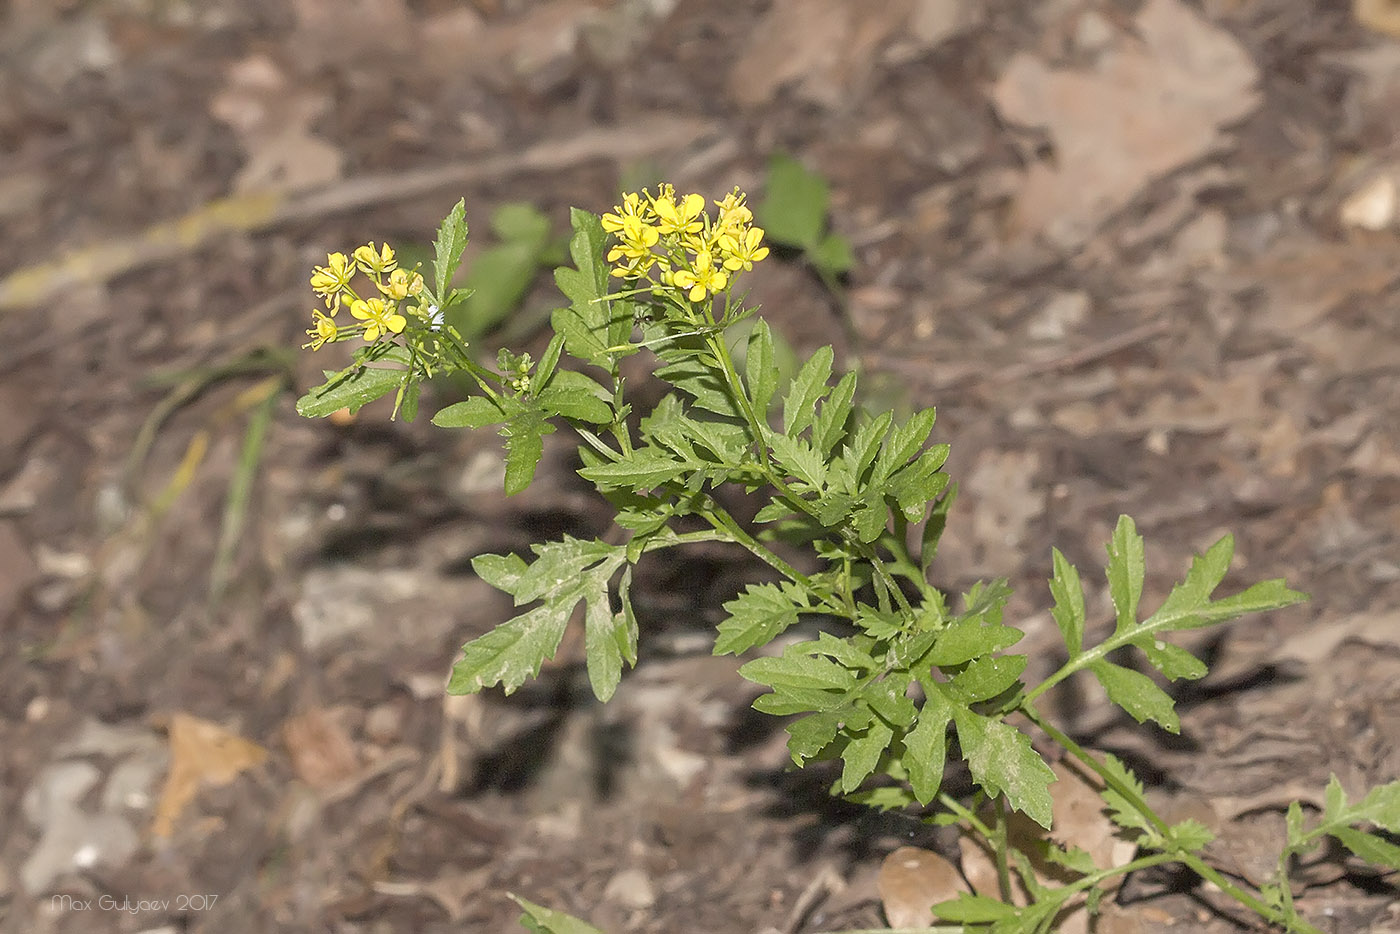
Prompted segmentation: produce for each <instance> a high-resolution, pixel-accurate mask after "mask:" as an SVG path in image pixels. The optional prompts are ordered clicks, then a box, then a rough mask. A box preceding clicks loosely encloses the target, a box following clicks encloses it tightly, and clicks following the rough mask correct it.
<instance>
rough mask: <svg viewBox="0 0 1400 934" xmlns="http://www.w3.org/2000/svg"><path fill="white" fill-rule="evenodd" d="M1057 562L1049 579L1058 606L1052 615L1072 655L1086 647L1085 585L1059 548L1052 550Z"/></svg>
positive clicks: (1052, 611) (1053, 609)
mask: <svg viewBox="0 0 1400 934" xmlns="http://www.w3.org/2000/svg"><path fill="white" fill-rule="evenodd" d="M1051 556H1052V558H1053V561H1054V576H1052V577H1051V578H1050V595H1051V596H1052V597H1054V599H1055V606H1054V607H1053V608H1052V609H1051V610H1050V615H1051V616H1053V617H1054V618H1055V625H1056V626H1058V627H1059V629H1060V637H1061V638H1062V639H1064V640H1065V648H1067V649H1069V655H1070V658H1073V657H1074V656H1076V655H1078V654H1079V652H1080V650H1082V649H1083V648H1084V585H1083V584H1082V583H1081V582H1080V580H1079V571H1078V570H1077V569H1076V568H1075V566H1074V565H1072V564H1070V563H1069V561H1067V560H1066V559H1065V556H1064V555H1063V554H1061V553H1060V549H1058V548H1055V549H1052V550H1051Z"/></svg>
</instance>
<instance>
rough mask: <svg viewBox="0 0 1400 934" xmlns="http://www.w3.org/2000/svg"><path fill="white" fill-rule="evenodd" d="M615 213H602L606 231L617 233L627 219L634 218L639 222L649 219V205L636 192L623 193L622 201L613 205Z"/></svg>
mask: <svg viewBox="0 0 1400 934" xmlns="http://www.w3.org/2000/svg"><path fill="white" fill-rule="evenodd" d="M613 210H614V211H616V212H617V213H616V214H604V215H603V218H602V220H603V229H604V230H606V231H607V232H608V233H617V232H618V231H620V230H622V228H623V227H624V226H625V225H626V224H627V222H628V221H629V220H632V219H633V218H635V219H636V220H637V221H640V222H641V223H646V222H647V221H649V220H650V219H651V217H650V215H651V205H650V204H648V203H647V202H645V201H643V200H642V196H641V195H639V194H637V193H636V192H631V193H628V194H624V195H623V196H622V203H621V204H615V205H613Z"/></svg>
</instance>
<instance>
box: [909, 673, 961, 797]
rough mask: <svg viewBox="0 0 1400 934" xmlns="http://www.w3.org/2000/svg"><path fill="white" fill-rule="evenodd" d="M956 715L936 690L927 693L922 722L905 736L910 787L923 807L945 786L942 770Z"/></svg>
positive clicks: (920, 716) (921, 714) (920, 719)
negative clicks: (949, 728) (951, 726)
mask: <svg viewBox="0 0 1400 934" xmlns="http://www.w3.org/2000/svg"><path fill="white" fill-rule="evenodd" d="M952 719H953V714H952V710H951V708H950V707H949V706H948V702H947V701H946V700H944V699H943V697H942V696H941V695H940V694H938V692H936V691H931V692H929V693H928V694H927V696H926V699H925V700H924V706H923V707H922V708H921V709H920V710H919V722H918V723H917V724H915V725H914V729H912V730H910V731H909V732H908V733H905V734H904V755H903V757H902V759H903V761H904V767H905V769H907V770H908V772H909V784H910V786H911V787H912V788H913V789H914V797H916V798H917V799H918V800H919V803H920V804H928V803H929V802H930V801H932V800H933V798H934V796H935V795H936V794H938V789H939V788H940V787H941V786H942V784H943V767H944V765H945V764H946V763H947V759H948V724H949V723H950V722H951V721H952Z"/></svg>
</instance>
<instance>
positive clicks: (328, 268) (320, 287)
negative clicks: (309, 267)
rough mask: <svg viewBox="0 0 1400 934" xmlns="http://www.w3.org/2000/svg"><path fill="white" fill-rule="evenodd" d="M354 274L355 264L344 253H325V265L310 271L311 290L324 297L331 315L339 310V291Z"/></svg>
mask: <svg viewBox="0 0 1400 934" xmlns="http://www.w3.org/2000/svg"><path fill="white" fill-rule="evenodd" d="M354 275H355V266H354V264H353V263H351V262H350V260H349V259H348V258H347V257H346V256H345V254H344V253H327V254H326V265H324V266H317V267H315V270H314V271H313V272H312V273H311V291H313V292H315V293H316V294H317V295H320V296H322V297H323V298H325V300H326V307H327V308H329V309H330V310H331V315H332V316H334V315H335V313H336V312H337V311H339V310H340V293H341V291H342V290H343V289H344V288H345V287H346V286H348V285H349V284H350V279H351V278H352V277H354Z"/></svg>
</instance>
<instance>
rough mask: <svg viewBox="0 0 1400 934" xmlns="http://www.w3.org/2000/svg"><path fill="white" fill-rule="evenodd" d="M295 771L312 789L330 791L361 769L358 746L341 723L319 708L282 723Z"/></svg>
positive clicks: (283, 734) (283, 739)
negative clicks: (333, 786)
mask: <svg viewBox="0 0 1400 934" xmlns="http://www.w3.org/2000/svg"><path fill="white" fill-rule="evenodd" d="M282 741H283V742H284V743H286V744H287V752H288V754H290V756H291V759H292V769H293V770H294V771H295V772H296V773H297V778H300V779H301V780H302V781H304V782H306V784H308V785H310V786H311V787H312V788H318V789H323V788H329V787H331V786H332V785H335V784H336V783H338V782H341V781H343V780H344V779H347V778H349V777H350V776H351V775H354V774H355V772H356V771H357V770H358V769H359V767H360V757H359V756H358V755H357V754H356V752H355V744H354V743H353V742H351V740H350V737H349V736H348V735H347V734H346V732H345V730H344V729H343V728H342V727H341V725H340V724H339V723H336V722H335V720H334V719H332V718H331V717H330V716H329V715H328V714H327V713H326V711H325V710H323V709H321V708H319V707H317V708H314V709H312V710H308V711H306V712H305V713H301V714H298V715H297V716H295V717H292V718H290V719H288V720H287V721H286V722H285V723H283V724H282Z"/></svg>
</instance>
